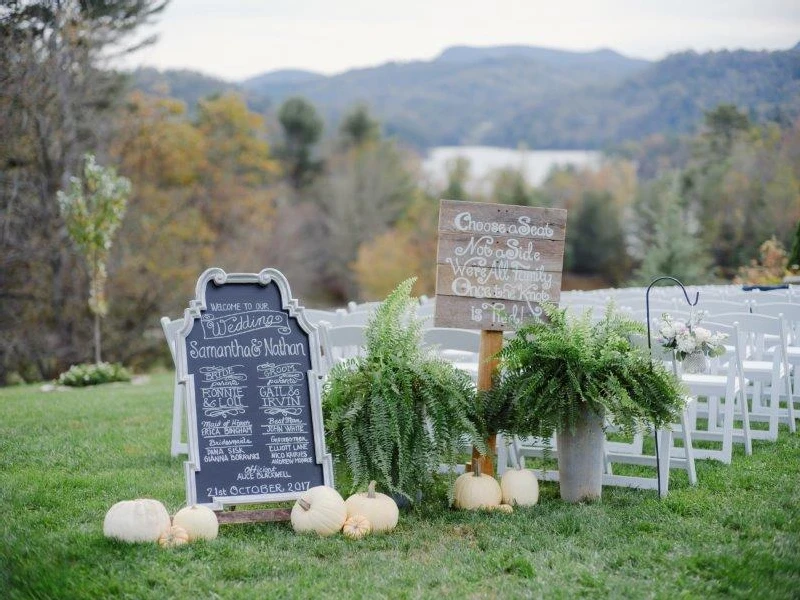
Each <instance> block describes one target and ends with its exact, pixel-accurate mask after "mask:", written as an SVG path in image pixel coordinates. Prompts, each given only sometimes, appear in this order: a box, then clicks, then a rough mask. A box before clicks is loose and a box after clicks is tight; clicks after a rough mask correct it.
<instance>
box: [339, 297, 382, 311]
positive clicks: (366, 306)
mask: <svg viewBox="0 0 800 600" xmlns="http://www.w3.org/2000/svg"><path fill="white" fill-rule="evenodd" d="M378 306H380V302H354V301H352V300H351V301H350V302H348V303H347V312H351V313H354V312H363V311H374V310H375V309H376V308H378Z"/></svg>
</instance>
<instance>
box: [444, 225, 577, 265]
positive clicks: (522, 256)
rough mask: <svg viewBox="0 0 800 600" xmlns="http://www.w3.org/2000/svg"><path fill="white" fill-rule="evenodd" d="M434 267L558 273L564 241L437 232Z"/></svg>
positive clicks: (562, 256) (561, 262) (562, 257)
mask: <svg viewBox="0 0 800 600" xmlns="http://www.w3.org/2000/svg"><path fill="white" fill-rule="evenodd" d="M436 262H437V263H438V264H449V265H454V266H461V265H464V266H468V265H474V266H487V267H492V266H494V265H495V264H500V265H501V266H505V267H508V268H511V269H522V270H531V269H537V268H539V267H542V268H544V270H545V271H561V270H562V269H563V265H564V242H563V241H561V240H525V239H520V238H516V237H509V236H501V235H483V234H475V233H446V232H440V233H439V245H438V253H437V256H436Z"/></svg>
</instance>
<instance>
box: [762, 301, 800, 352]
mask: <svg viewBox="0 0 800 600" xmlns="http://www.w3.org/2000/svg"><path fill="white" fill-rule="evenodd" d="M753 313H754V314H757V315H769V316H770V317H777V316H780V315H783V320H784V321H785V322H786V326H787V329H786V335H787V336H788V340H787V342H788V344H789V345H791V346H800V304H799V303H792V302H754V303H753Z"/></svg>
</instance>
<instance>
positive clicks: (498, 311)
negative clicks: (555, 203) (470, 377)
mask: <svg viewBox="0 0 800 600" xmlns="http://www.w3.org/2000/svg"><path fill="white" fill-rule="evenodd" d="M566 221H567V211H566V210H563V209H558V208H532V207H527V206H512V205H508V204H487V203H479V202H461V201H457V200H442V201H441V203H440V205H439V246H438V253H437V259H436V312H435V315H434V324H435V325H436V326H437V327H458V328H463V329H480V330H481V346H480V354H479V366H478V389H479V390H488V389H490V388H491V386H492V375H493V373H494V370H495V368H496V367H497V361H496V360H495V359H493V357H494V356H495V355H496V354H497V353H498V352H499V351H500V350H501V349H502V347H503V331H507V330H512V329H515V328H516V327H517V325H519V324H520V323H521V322H522V321H524V320H527V319H532V318H539V317H540V316H541V315H542V308H541V306H540V304H541V303H542V302H553V303H558V300H559V298H560V295H561V271H562V268H563V263H564V238H565V233H566ZM487 444H488V445H490V447H491V448H494V444H495V440H493V439H492V440H487ZM473 454H476V451H473ZM482 459H483V463H484V464H483V469H482V472H484V473H493V472H494V466H493V464H492V459H491V457H488V456H487V457H482Z"/></svg>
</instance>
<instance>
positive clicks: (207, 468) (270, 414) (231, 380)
mask: <svg viewBox="0 0 800 600" xmlns="http://www.w3.org/2000/svg"><path fill="white" fill-rule="evenodd" d="M176 350H177V352H176V357H177V369H178V380H179V382H180V384H181V385H183V386H185V393H184V394H183V396H184V398H185V399H186V413H187V417H188V431H189V458H188V460H187V461H186V463H185V473H186V498H187V503H188V504H190V505H191V504H202V505H206V506H208V507H210V508H212V509H214V510H219V511H221V510H222V509H223V508H224V507H226V506H235V505H238V504H256V503H263V502H279V501H286V500H293V499H296V498H299V497H300V495H301V494H302V493H303V492H304V491H306V490H308V489H309V488H311V487H314V486H317V485H329V486H332V485H333V467H332V462H331V456H330V454H328V453H327V452H326V450H325V437H324V431H323V423H322V409H321V405H320V381H321V370H320V360H321V359H320V345H319V340H318V338H317V330H316V327H314V326H313V325H312V324H310V323H309V322H308V321H307V320H306V318H305V314H304V311H303V309H302V308H301V307H299V306H298V304H297V301H296V300H293V299H292V298H291V292H290V290H289V284H288V282H287V281H286V278H285V277H284V276H283V274H282V273H280V272H279V271H276V270H275V269H264V270H263V271H261V272H260V273H226V272H225V271H223V270H222V269H217V268H214V269H208V270H207V271H205V272H204V273H203V274H202V275H201V276H200V278H199V279H198V281H197V287H196V291H195V299H194V300H193V301H192V302H191V304H190V306H189V308H188V309H187V310H186V311H185V313H184V320H183V328H182V329H181V330H180V331H179V332H178V337H177V343H176ZM218 518H219V520H220V522H221V523H222V522H225V523H231V522H252V521H275V520H284V519H288V518H289V510H287V509H267V510H258V511H249V512H247V511H236V512H235V513H231V512H220V513H219V515H218Z"/></svg>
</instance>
